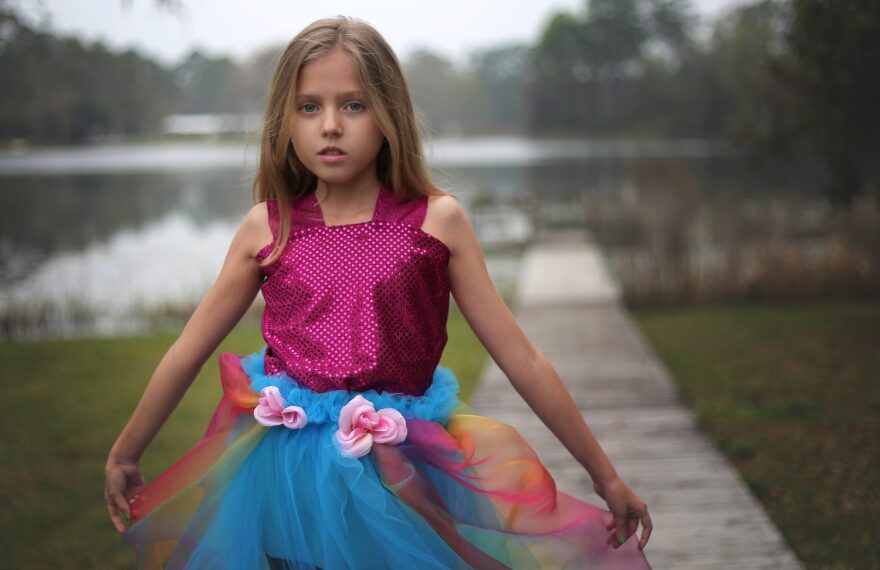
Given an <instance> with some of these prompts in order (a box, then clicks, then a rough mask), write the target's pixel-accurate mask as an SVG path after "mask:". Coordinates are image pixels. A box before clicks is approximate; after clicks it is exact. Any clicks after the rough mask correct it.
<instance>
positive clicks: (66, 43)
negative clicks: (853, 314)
mask: <svg viewBox="0 0 880 570" xmlns="http://www.w3.org/2000/svg"><path fill="white" fill-rule="evenodd" d="M282 48H283V46H277V47H275V48H271V49H267V50H263V51H261V52H259V53H255V54H253V55H252V56H251V57H249V58H248V59H246V60H244V61H243V62H240V63H236V62H234V61H233V60H232V59H230V58H228V57H221V56H211V55H208V54H205V53H202V52H200V51H193V52H192V53H190V54H189V55H188V56H187V57H185V58H184V59H183V60H182V61H181V62H179V63H178V64H176V65H174V66H162V65H160V64H158V63H156V62H154V61H151V60H150V59H148V58H145V57H143V56H141V55H139V54H138V53H137V52H135V51H133V50H126V51H123V52H120V53H114V52H113V51H111V50H110V49H108V48H107V47H106V46H105V45H103V44H102V43H100V42H95V43H91V44H85V43H83V42H81V41H80V40H79V39H76V38H72V37H56V36H54V35H52V34H51V33H49V32H46V31H44V30H40V29H34V28H32V27H29V26H28V25H27V24H26V23H25V22H23V21H22V19H21V18H20V17H18V16H17V15H16V14H15V13H14V11H13V10H12V9H10V8H9V7H8V6H2V5H0V76H2V77H3V81H2V82H0V140H2V141H6V142H8V141H10V140H13V139H24V140H25V141H28V142H33V143H78V142H84V141H90V140H99V139H102V138H105V137H107V136H132V135H148V134H155V133H157V132H158V131H159V128H160V124H161V119H162V118H163V117H165V116H167V115H169V114H173V113H245V112H257V113H258V112H260V111H261V110H262V107H263V104H264V101H265V92H266V89H267V86H268V84H269V78H270V75H271V71H272V66H273V63H274V59H275V57H277V54H278V53H279V51H280V49H282ZM403 63H404V67H405V69H406V74H407V79H408V82H409V84H410V87H411V89H412V91H413V96H414V98H415V101H416V105H417V107H418V110H419V113H420V115H421V118H422V120H423V123H424V125H425V127H426V128H427V129H428V130H429V131H430V132H431V133H432V134H436V135H462V136H468V135H476V134H517V135H526V136H537V137H543V136H576V137H590V136H596V137H633V138H640V137H667V138H680V137H687V138H714V139H726V140H729V141H732V142H734V143H735V144H737V145H740V146H741V147H742V148H744V149H746V150H747V151H748V152H749V153H750V154H752V155H753V156H755V157H769V156H780V157H785V156H787V155H790V154H792V153H800V152H808V153H814V154H815V155H816V156H819V157H821V158H822V159H823V160H824V161H825V163H826V164H827V166H828V169H829V172H830V174H831V177H830V178H831V183H830V184H829V186H828V187H827V188H826V191H827V193H828V196H829V198H830V199H831V201H832V202H833V203H834V204H836V205H846V204H849V203H850V202H851V200H852V198H853V197H854V196H856V195H857V194H859V193H860V192H862V191H864V190H865V189H866V188H868V187H869V186H872V185H873V186H874V187H876V186H877V185H878V181H880V176H878V168H880V166H878V165H880V110H878V105H877V101H880V76H878V70H880V2H875V1H873V0H757V1H754V2H751V3H747V4H743V5H740V6H738V7H737V8H735V9H732V10H730V11H728V12H726V13H724V14H723V15H722V16H721V17H719V18H717V19H715V20H714V21H712V22H706V21H704V19H703V18H702V17H701V16H700V15H698V14H697V13H696V12H695V10H694V8H693V5H692V4H691V2H690V1H689V0H586V1H585V3H584V5H583V9H582V10H581V11H579V12H568V11H560V12H557V13H555V14H553V15H552V16H551V17H550V18H548V20H547V22H546V23H545V24H544V26H543V29H542V34H541V36H540V38H539V39H538V41H537V42H535V44H533V45H526V44H513V45H501V46H492V47H488V48H483V49H480V50H476V51H474V52H472V53H471V54H470V60H469V62H468V64H467V65H464V66H461V67H457V66H455V65H453V64H452V63H451V62H450V60H449V59H447V58H446V57H444V56H443V55H442V54H439V53H435V52H431V51H427V50H420V51H417V52H415V53H413V54H411V55H410V56H409V57H408V58H407V59H406V60H405V61H404V62H403Z"/></svg>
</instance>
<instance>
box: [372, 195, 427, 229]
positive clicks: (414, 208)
mask: <svg viewBox="0 0 880 570" xmlns="http://www.w3.org/2000/svg"><path fill="white" fill-rule="evenodd" d="M427 211H428V197H427V196H416V197H415V198H409V199H404V198H398V197H397V196H396V195H395V194H394V192H393V191H392V190H391V189H389V188H387V187H385V186H384V185H383V186H382V191H381V193H380V194H379V201H378V203H377V204H376V213H375V215H374V216H373V220H374V221H379V222H397V223H402V224H407V225H410V226H413V227H415V228H418V229H421V227H422V224H423V223H424V221H425V214H426V213H427Z"/></svg>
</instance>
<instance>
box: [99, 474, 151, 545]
mask: <svg viewBox="0 0 880 570" xmlns="http://www.w3.org/2000/svg"><path fill="white" fill-rule="evenodd" d="M104 477H105V478H106V479H107V482H106V485H105V486H104V500H105V501H106V502H107V511H108V512H109V513H110V520H111V521H113V524H114V525H115V526H116V530H117V531H119V533H120V534H121V533H124V532H125V530H126V529H125V524H124V523H123V522H122V517H123V516H124V517H125V518H126V522H128V521H129V520H131V509H130V508H129V505H130V503H132V502H133V501H134V499H135V497H137V496H138V494H139V493H140V492H141V491H142V490H143V489H144V487H145V484H144V476H143V475H141V468H140V466H139V465H138V462H137V461H136V460H129V459H116V458H113V457H111V458H110V459H108V460H107V464H106V465H105V466H104Z"/></svg>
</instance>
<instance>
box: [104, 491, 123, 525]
mask: <svg viewBox="0 0 880 570" xmlns="http://www.w3.org/2000/svg"><path fill="white" fill-rule="evenodd" d="M104 499H105V501H106V502H107V512H108V513H110V520H111V521H112V522H113V526H115V527H116V530H117V531H119V532H120V533H122V532H125V525H124V524H122V519H121V518H120V517H119V510H118V508H117V506H116V503H115V502H114V501H113V499H111V498H110V497H109V496H106V495H105V497H104Z"/></svg>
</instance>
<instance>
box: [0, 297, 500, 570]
mask: <svg viewBox="0 0 880 570" xmlns="http://www.w3.org/2000/svg"><path fill="white" fill-rule="evenodd" d="M448 333H449V342H448V344H447V348H446V351H445V352H444V355H443V358H442V359H441V364H443V365H444V366H448V367H450V368H451V369H452V370H453V371H454V372H455V374H456V376H457V377H458V379H459V381H460V382H461V387H462V392H461V397H462V398H463V399H465V400H467V399H468V398H469V397H470V394H472V393H473V390H474V387H475V385H476V381H477V379H478V377H479V373H480V372H481V370H482V367H483V365H484V363H485V359H486V357H487V354H486V351H485V350H484V349H483V347H482V345H481V344H480V343H479V341H478V340H477V339H476V337H475V336H474V335H473V333H472V331H471V329H470V328H469V327H468V326H467V323H466V322H465V321H464V319H463V318H462V317H461V315H460V314H459V313H458V312H456V311H450V315H449V322H448ZM175 339H176V334H155V335H150V336H143V337H135V338H119V339H89V340H71V341H46V342H33V343H30V342H29V343H14V342H0V361H2V362H3V374H4V375H3V385H4V386H3V387H4V390H5V394H6V395H5V397H4V398H3V406H4V409H3V413H2V416H0V429H2V433H3V439H2V443H0V446H2V447H0V457H2V458H3V469H2V470H0V489H2V495H0V501H2V504H3V505H4V506H3V509H0V553H2V554H0V566H2V567H3V568H58V569H63V568H76V569H79V568H108V569H109V568H132V567H133V566H134V552H133V550H132V549H131V547H130V546H129V545H128V544H126V543H123V542H122V539H121V536H120V535H119V534H118V533H117V532H116V530H115V529H114V528H113V525H112V523H111V522H110V519H109V517H108V515H107V509H106V507H105V505H104V496H103V492H104V463H105V461H106V459H107V453H108V452H109V450H110V447H111V446H112V445H113V442H114V441H115V439H116V437H117V436H118V435H119V432H120V431H121V430H122V428H123V426H124V425H125V424H126V422H127V421H128V419H129V417H130V415H131V413H132V411H133V410H134V407H135V405H136V404H137V402H138V400H139V399H140V397H141V395H142V394H143V390H144V388H145V387H146V384H147V382H148V380H149V378H150V376H151V375H152V373H153V370H154V369H155V367H156V365H157V364H158V363H159V360H160V359H161V358H162V355H163V354H164V353H165V351H166V350H167V349H168V347H170V346H171V344H172V343H173V342H174V340H175ZM262 344H263V340H262V338H261V336H260V333H259V330H257V329H243V328H237V329H236V330H234V331H233V332H232V333H231V334H230V335H229V336H228V337H227V338H226V340H224V342H223V343H222V344H221V345H220V347H219V348H218V349H217V351H216V352H215V354H214V355H213V356H212V357H211V358H210V359H209V360H208V361H207V362H206V363H205V365H204V367H203V368H202V371H201V372H200V373H199V375H198V377H197V378H196V380H195V381H194V382H193V384H192V386H191V387H190V389H189V391H188V392H187V393H186V395H185V396H184V398H183V400H181V403H180V405H179V406H178V407H177V409H176V410H175V411H174V413H173V414H172V415H171V417H170V418H169V419H168V421H167V422H166V424H165V425H164V426H163V428H162V430H161V431H160V432H159V434H158V435H157V436H156V439H154V440H153V442H152V444H151V445H150V447H148V448H147V450H146V452H145V453H144V456H143V457H142V460H141V468H142V471H143V473H144V476H145V477H146V478H147V481H151V480H152V479H154V478H155V477H156V476H157V475H159V474H160V473H161V472H162V471H163V470H164V469H166V468H168V467H169V466H170V465H171V464H172V463H173V462H174V461H175V460H176V459H178V458H179V457H180V456H182V455H183V454H184V453H186V452H187V451H188V450H189V449H190V448H191V447H192V446H193V445H195V443H196V442H197V441H198V439H199V438H200V437H201V435H202V433H203V432H204V430H205V428H206V427H207V424H208V420H209V419H210V415H211V412H213V410H214V408H215V407H216V405H217V403H218V401H219V400H220V396H221V389H220V386H219V369H218V365H217V357H218V356H219V355H220V353H221V352H223V351H230V352H234V353H237V354H247V353H250V352H254V351H256V350H259V348H260V347H261V346H262Z"/></svg>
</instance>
